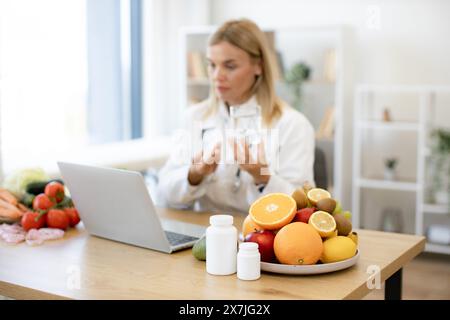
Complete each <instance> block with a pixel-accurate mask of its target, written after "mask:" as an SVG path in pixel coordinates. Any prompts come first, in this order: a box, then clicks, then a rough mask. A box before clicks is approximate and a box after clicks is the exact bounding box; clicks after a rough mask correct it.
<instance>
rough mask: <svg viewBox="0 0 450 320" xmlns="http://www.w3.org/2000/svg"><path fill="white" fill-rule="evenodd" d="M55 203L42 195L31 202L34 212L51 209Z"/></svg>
mask: <svg viewBox="0 0 450 320" xmlns="http://www.w3.org/2000/svg"><path fill="white" fill-rule="evenodd" d="M54 204H55V203H54V202H53V201H52V200H51V199H50V198H49V197H48V196H47V195H46V194H44V193H41V194H38V195H37V196H36V197H35V198H34V200H33V209H34V210H36V211H37V210H48V209H50V208H51V207H53V205H54Z"/></svg>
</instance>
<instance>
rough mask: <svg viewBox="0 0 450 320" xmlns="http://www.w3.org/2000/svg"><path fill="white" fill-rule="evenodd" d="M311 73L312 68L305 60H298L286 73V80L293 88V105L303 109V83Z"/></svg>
mask: <svg viewBox="0 0 450 320" xmlns="http://www.w3.org/2000/svg"><path fill="white" fill-rule="evenodd" d="M310 74H311V68H310V67H309V66H308V65H306V64H305V63H304V62H298V63H296V64H294V65H293V66H292V68H291V69H289V71H288V72H287V73H286V75H285V77H284V80H285V81H286V83H287V84H288V85H289V87H290V88H291V91H292V94H293V97H294V101H293V107H294V108H296V109H297V110H299V111H300V110H301V108H302V106H301V98H302V84H303V82H304V81H306V80H308V79H309V77H310Z"/></svg>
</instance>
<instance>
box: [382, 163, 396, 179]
mask: <svg viewBox="0 0 450 320" xmlns="http://www.w3.org/2000/svg"><path fill="white" fill-rule="evenodd" d="M396 166H397V159H395V158H387V159H386V160H385V161H384V178H385V179H386V180H394V179H395V167H396Z"/></svg>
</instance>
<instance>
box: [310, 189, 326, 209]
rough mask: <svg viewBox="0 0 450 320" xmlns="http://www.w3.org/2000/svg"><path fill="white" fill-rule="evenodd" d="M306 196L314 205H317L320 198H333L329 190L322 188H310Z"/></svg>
mask: <svg viewBox="0 0 450 320" xmlns="http://www.w3.org/2000/svg"><path fill="white" fill-rule="evenodd" d="M306 196H307V197H308V200H309V202H311V204H312V205H313V206H316V205H317V202H318V201H319V200H322V199H326V198H331V194H330V193H329V192H328V191H327V190H325V189H321V188H314V189H311V190H309V191H308V193H307V194H306Z"/></svg>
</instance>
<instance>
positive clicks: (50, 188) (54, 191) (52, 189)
mask: <svg viewBox="0 0 450 320" xmlns="http://www.w3.org/2000/svg"><path fill="white" fill-rule="evenodd" d="M44 193H45V194H46V195H47V196H48V197H49V198H50V199H56V202H57V203H60V202H61V201H62V200H63V199H64V195H65V192H64V186H63V185H62V184H61V183H59V182H56V181H52V182H50V183H48V184H47V185H46V186H45V191H44Z"/></svg>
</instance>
